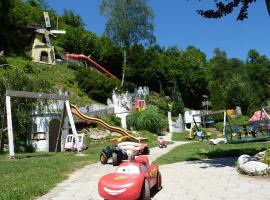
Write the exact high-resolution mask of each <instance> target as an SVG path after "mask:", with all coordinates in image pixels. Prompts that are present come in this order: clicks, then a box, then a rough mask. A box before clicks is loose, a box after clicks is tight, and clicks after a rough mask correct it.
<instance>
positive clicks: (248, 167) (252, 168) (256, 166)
mask: <svg viewBox="0 0 270 200" xmlns="http://www.w3.org/2000/svg"><path fill="white" fill-rule="evenodd" d="M242 171H243V172H244V173H246V174H248V175H254V176H258V175H265V174H267V173H268V171H269V167H268V165H267V164H264V163H262V162H259V161H249V162H247V163H245V164H244V165H243V166H242Z"/></svg>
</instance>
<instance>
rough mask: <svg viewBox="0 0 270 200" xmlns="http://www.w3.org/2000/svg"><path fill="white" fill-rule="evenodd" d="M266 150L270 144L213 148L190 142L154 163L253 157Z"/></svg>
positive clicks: (227, 145)
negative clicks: (241, 156) (243, 155)
mask: <svg viewBox="0 0 270 200" xmlns="http://www.w3.org/2000/svg"><path fill="white" fill-rule="evenodd" d="M267 148H270V142H253V143H242V144H224V145H215V146H211V145H209V144H208V143H207V142H192V143H189V144H184V145H181V146H178V147H175V148H174V149H172V150H171V151H170V152H168V153H167V154H165V155H163V156H161V157H159V158H158V159H157V161H156V163H157V164H169V163H175V162H180V161H192V160H203V159H209V158H220V157H235V156H240V155H242V154H249V155H254V154H256V153H258V152H260V151H263V150H266V149H267Z"/></svg>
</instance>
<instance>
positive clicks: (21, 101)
mask: <svg viewBox="0 0 270 200" xmlns="http://www.w3.org/2000/svg"><path fill="white" fill-rule="evenodd" d="M0 74H1V78H0V94H1V95H0V110H1V111H2V112H3V111H4V107H5V93H6V90H7V89H9V90H19V91H33V92H52V90H53V89H52V85H51V84H49V83H48V82H47V81H45V80H43V79H42V78H40V77H36V78H33V77H31V76H30V75H29V74H26V73H25V72H24V71H23V70H21V69H19V68H14V67H12V68H8V69H6V70H1V71H0ZM11 103H12V106H11V107H12V121H13V129H14V142H15V148H16V149H17V148H18V146H24V145H26V140H27V137H28V134H29V130H30V128H31V121H32V119H31V113H32V108H33V107H34V105H35V104H36V103H37V100H36V99H29V98H12V102H11ZM1 120H2V119H1Z"/></svg>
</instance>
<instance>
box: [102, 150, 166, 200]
mask: <svg viewBox="0 0 270 200" xmlns="http://www.w3.org/2000/svg"><path fill="white" fill-rule="evenodd" d="M145 181H147V185H148V187H149V188H147V189H149V191H150V190H151V189H152V188H155V189H157V190H160V189H161V175H160V172H159V168H158V166H157V165H155V164H149V161H148V157H147V156H143V155H142V156H137V157H136V158H135V160H134V161H125V162H123V163H121V164H120V165H119V166H118V168H117V169H116V171H115V173H110V174H107V175H105V176H103V177H101V178H100V180H99V183H98V192H99V195H100V196H101V197H102V198H104V199H108V200H135V199H139V198H140V196H141V193H142V190H144V188H145V187H144V184H145ZM149 193H150V192H149ZM149 199H150V197H149Z"/></svg>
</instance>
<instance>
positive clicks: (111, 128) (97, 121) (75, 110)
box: [70, 105, 146, 142]
mask: <svg viewBox="0 0 270 200" xmlns="http://www.w3.org/2000/svg"><path fill="white" fill-rule="evenodd" d="M70 108H71V112H72V114H74V115H76V116H77V117H78V118H79V119H81V120H83V121H85V122H86V123H89V124H97V125H100V126H101V127H103V128H105V129H107V130H109V131H113V132H116V133H120V134H121V135H123V136H124V137H123V138H127V139H130V140H133V141H136V142H141V141H142V140H146V138H136V137H134V136H133V135H131V134H130V133H128V132H127V131H125V130H124V129H121V128H119V127H114V126H111V125H109V124H107V123H105V122H104V121H102V120H101V119H97V118H93V117H89V116H87V115H84V114H83V113H81V112H80V111H79V110H78V108H77V107H76V106H74V105H70Z"/></svg>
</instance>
